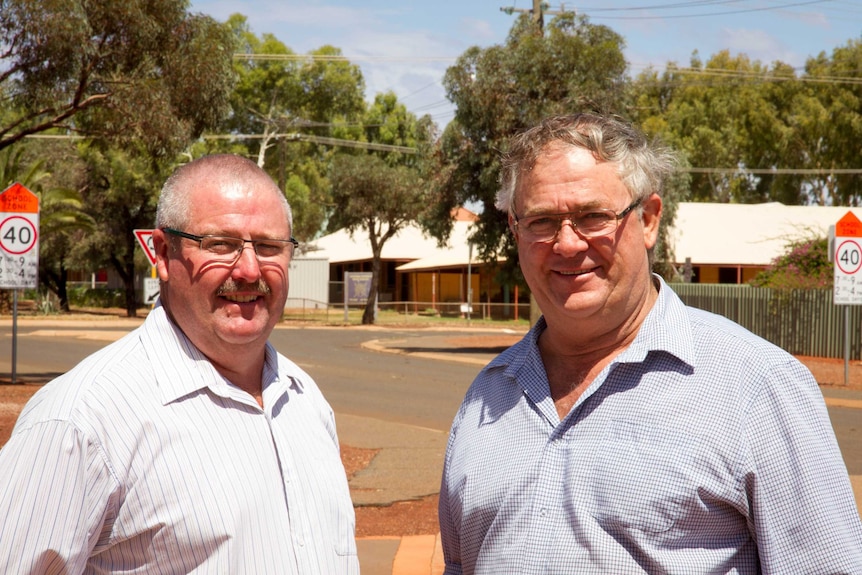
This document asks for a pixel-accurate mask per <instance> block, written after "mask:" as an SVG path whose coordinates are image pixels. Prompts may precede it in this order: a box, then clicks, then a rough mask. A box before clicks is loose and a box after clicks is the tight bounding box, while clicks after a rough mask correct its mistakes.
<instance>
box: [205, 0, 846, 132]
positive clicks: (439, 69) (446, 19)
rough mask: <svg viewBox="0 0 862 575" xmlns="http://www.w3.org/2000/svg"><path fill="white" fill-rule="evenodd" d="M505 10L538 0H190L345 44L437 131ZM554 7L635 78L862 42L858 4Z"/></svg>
mask: <svg viewBox="0 0 862 575" xmlns="http://www.w3.org/2000/svg"><path fill="white" fill-rule="evenodd" d="M502 8H514V9H515V10H529V9H530V8H532V0H461V1H454V0H422V1H419V0H354V1H351V0H304V1H302V2H300V1H299V0H191V11H193V12H201V13H204V14H208V15H210V16H212V17H213V18H215V19H216V20H219V21H225V20H226V19H227V18H228V17H229V16H230V15H231V14H234V13H240V14H243V15H245V16H246V17H247V19H248V24H249V26H250V28H251V31H252V32H253V33H254V34H255V35H257V36H258V37H260V36H261V35H262V34H264V33H270V34H272V35H274V36H275V37H276V38H277V39H278V40H280V41H281V42H282V43H284V44H285V45H286V46H287V47H289V48H290V49H291V50H293V51H294V52H296V53H300V54H304V53H307V52H309V51H311V50H315V49H317V48H320V47H321V46H323V45H326V44H329V45H332V46H335V47H337V48H340V49H341V51H342V53H343V54H344V55H345V56H347V57H348V58H349V59H350V60H351V62H353V63H354V64H357V65H359V66H360V67H361V69H362V74H363V76H364V78H365V84H366V99H367V100H368V101H372V100H373V99H374V95H375V94H377V93H380V92H387V91H392V92H394V93H395V94H396V95H397V96H398V99H399V101H401V102H402V103H403V104H404V105H405V106H407V108H408V109H409V110H410V111H411V112H413V113H414V114H416V115H417V116H422V115H425V114H429V115H430V116H431V117H432V118H433V119H434V121H435V122H436V123H437V125H438V126H439V127H440V128H441V129H442V128H443V127H444V126H445V125H446V124H447V123H448V122H449V120H451V119H452V117H453V115H454V108H453V106H452V104H451V103H450V102H449V101H448V100H447V99H446V94H445V91H444V89H443V86H442V83H441V81H442V78H443V74H444V73H445V71H446V68H447V67H449V66H451V65H453V64H454V63H455V60H456V59H457V58H458V56H460V55H461V54H463V53H464V51H465V50H467V48H469V47H471V46H479V47H482V48H487V47H490V46H493V45H500V44H503V43H505V40H506V36H507V34H508V32H509V29H510V28H511V27H512V25H513V24H514V22H515V18H516V16H517V12H515V13H513V14H508V13H506V12H504V11H503V10H502ZM547 10H549V11H550V12H553V11H561V10H567V11H572V10H574V11H576V12H577V13H579V14H586V15H587V16H588V17H589V19H590V22H592V23H593V24H602V25H605V26H608V27H610V28H611V29H613V30H614V31H615V32H617V33H618V34H620V35H621V36H622V37H623V38H624V40H625V43H626V48H625V51H624V52H625V56H626V60H627V61H628V63H629V73H630V74H631V75H632V76H635V75H637V74H638V73H639V72H641V71H643V70H644V69H646V68H648V67H650V66H652V67H654V68H655V69H657V70H664V68H665V66H666V64H667V63H668V62H675V63H677V64H679V65H681V66H686V65H688V64H689V62H690V60H691V56H692V54H693V53H694V52H695V51H697V53H698V54H699V56H700V58H701V60H703V61H706V60H708V59H709V58H710V57H711V56H712V55H714V54H716V53H718V52H720V51H721V50H729V51H730V53H731V55H737V54H746V55H747V56H748V57H749V58H750V59H751V60H757V61H760V62H761V63H763V64H771V63H772V62H775V61H779V60H780V61H782V62H784V63H787V64H790V65H792V66H794V67H797V68H802V67H803V66H804V64H805V61H806V59H808V58H809V57H813V56H816V55H818V54H820V53H821V52H825V53H826V54H829V55H831V54H832V51H833V50H834V49H835V48H837V47H840V46H843V45H846V44H847V43H848V42H849V41H851V40H859V39H862V2H860V1H859V0H585V3H584V4H582V5H579V4H577V3H574V2H564V3H560V2H548V8H547ZM552 17H553V16H552V15H546V16H545V18H546V22H547V21H548V20H550V18H552Z"/></svg>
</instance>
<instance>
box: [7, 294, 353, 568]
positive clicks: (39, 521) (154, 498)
mask: <svg viewBox="0 0 862 575" xmlns="http://www.w3.org/2000/svg"><path fill="white" fill-rule="evenodd" d="M263 404H264V408H263V409H261V408H260V407H259V406H258V404H257V402H256V401H255V400H254V398H252V397H251V396H250V395H249V394H247V393H246V392H244V391H242V390H241V389H239V388H238V387H236V386H234V385H232V384H230V383H229V382H228V381H227V380H225V379H224V378H223V377H222V376H221V375H220V374H219V373H218V372H217V371H216V370H215V368H214V367H213V366H212V364H211V363H210V362H209V361H208V360H207V359H206V358H205V357H204V356H203V355H202V354H201V353H200V352H199V351H198V350H197V349H196V348H195V347H194V346H193V345H192V344H191V343H190V342H189V340H188V339H186V337H185V336H184V335H183V334H182V332H181V331H180V330H179V329H178V328H176V326H174V325H173V324H172V323H171V322H170V321H169V320H168V318H167V316H166V314H165V311H164V308H162V307H160V306H157V307H156V308H155V309H154V310H153V311H152V312H151V313H150V314H149V316H148V317H147V319H146V321H145V322H144V324H143V325H142V326H141V327H140V328H138V329H137V330H135V331H134V332H132V333H130V334H129V335H127V336H126V337H124V338H123V339H121V340H119V341H117V342H116V343H113V344H111V345H110V346H108V347H106V348H104V349H103V350H101V351H99V352H97V353H96V354H94V355H92V356H90V357H89V358H87V359H85V360H84V361H83V362H81V363H80V364H79V365H78V366H76V367H75V368H74V369H73V370H71V371H70V372H68V373H67V374H65V375H63V376H61V377H59V378H57V379H56V380H54V381H53V382H51V383H49V384H48V385H46V386H45V387H44V388H43V389H41V390H39V391H38V392H37V393H36V394H35V395H34V396H33V398H32V399H31V400H30V401H29V402H28V404H27V405H26V406H25V408H24V410H23V411H22V413H21V415H20V417H19V419H18V422H17V424H16V426H15V429H14V430H13V433H12V437H11V438H10V440H9V442H8V443H7V444H6V445H5V446H4V447H3V449H2V450H0V573H10V574H11V573H15V574H18V575H20V574H24V573H93V574H95V573H100V574H101V573H160V574H177V575H179V574H186V573H201V574H203V573H211V574H225V573H231V574H242V573H248V574H264V573H266V574H270V573H277V574H280V575H281V574H333V575H335V574H339V575H340V574H352V573H359V562H358V558H357V555H356V543H355V539H354V526H355V518H354V513H353V507H352V504H351V501H350V494H349V491H348V487H347V479H346V477H345V473H344V468H343V467H342V464H341V460H340V457H339V447H338V439H337V437H336V432H335V420H334V416H333V413H332V410H331V408H330V407H329V405H328V403H327V402H326V400H325V399H324V398H323V396H322V395H321V393H320V390H319V389H318V387H317V386H316V384H315V383H314V381H313V380H312V379H311V377H309V376H308V374H306V373H305V372H303V371H302V370H301V369H300V368H299V367H297V366H296V365H295V364H294V363H292V362H291V361H289V360H288V359H287V358H285V357H284V356H282V355H280V354H278V353H277V352H276V351H275V350H274V349H273V348H272V347H271V346H269V345H268V346H267V350H266V367H265V369H264V377H263Z"/></svg>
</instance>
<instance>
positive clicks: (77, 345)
mask: <svg viewBox="0 0 862 575" xmlns="http://www.w3.org/2000/svg"><path fill="white" fill-rule="evenodd" d="M4 323H5V322H4ZM133 327H134V325H133V324H129V323H128V322H126V326H125V327H120V326H116V325H109V326H105V327H99V326H98V325H97V326H96V327H92V326H88V325H83V324H82V325H81V326H77V325H53V324H51V323H49V322H38V321H33V322H27V324H26V325H21V324H20V322H19V326H18V337H17V341H18V344H17V358H16V359H17V361H16V372H17V376H18V377H19V378H20V379H26V380H27V381H33V380H36V381H38V382H46V381H49V380H50V379H52V378H54V377H56V376H58V375H60V374H62V373H64V372H66V371H68V370H69V369H71V368H72V367H74V366H75V365H76V364H77V363H78V362H79V361H81V360H82V359H83V358H85V357H86V356H88V355H89V354H91V353H93V352H95V351H97V350H99V349H100V348H102V347H104V346H105V345H107V344H108V343H110V340H111V339H112V338H116V337H119V336H120V335H121V334H122V333H125V332H128V331H130V330H131V329H132V328H133ZM425 334H427V331H426V330H421V329H420V330H406V331H402V330H399V331H392V330H388V329H387V330H385V331H383V330H376V329H372V330H368V329H366V328H360V327H356V328H314V327H312V328H293V327H282V326H279V327H277V328H276V329H275V331H274V332H273V334H272V336H271V338H270V340H271V341H272V343H273V345H275V347H276V348H277V349H278V350H279V351H280V352H281V353H283V354H284V355H286V356H287V357H289V358H290V359H292V360H293V361H295V362H296V363H297V364H299V366H300V367H302V368H303V369H305V370H306V371H307V372H308V373H309V374H311V376H312V377H313V378H314V379H315V381H317V383H318V385H319V386H320V388H321V389H322V390H323V393H324V395H325V396H326V398H327V399H328V400H329V402H330V404H331V405H332V407H333V409H334V410H335V411H336V412H337V413H346V414H351V415H359V416H363V417H373V418H376V419H382V420H384V421H392V422H396V423H406V424H411V425H416V426H420V427H427V428H431V429H436V430H440V431H448V429H449V426H450V424H451V423H452V417H453V416H454V415H455V411H456V410H457V409H458V405H459V403H460V401H461V398H462V397H463V396H464V393H465V392H466V390H467V386H468V385H469V384H470V382H471V381H472V380H473V377H474V376H475V375H476V374H477V373H478V372H479V369H480V366H478V365H470V364H464V363H456V362H447V361H439V360H436V361H435V360H432V359H425V358H421V357H414V356H410V355H404V354H388V353H379V352H373V351H369V350H367V349H363V348H362V347H361V344H362V342H364V341H368V340H372V339H378V338H393V337H395V338H402V337H403V338H406V339H408V340H409V339H410V338H415V337H421V336H422V335H425ZM435 334H437V335H444V336H445V335H446V333H445V332H435ZM461 335H463V334H461ZM11 358H12V327H11V325H0V373H3V374H7V377H8V374H11V364H12V359H11Z"/></svg>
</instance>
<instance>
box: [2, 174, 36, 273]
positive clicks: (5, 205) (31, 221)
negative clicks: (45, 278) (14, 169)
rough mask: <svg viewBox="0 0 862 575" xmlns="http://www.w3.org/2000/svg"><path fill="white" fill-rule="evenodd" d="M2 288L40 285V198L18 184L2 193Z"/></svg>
mask: <svg viewBox="0 0 862 575" xmlns="http://www.w3.org/2000/svg"><path fill="white" fill-rule="evenodd" d="M0 256H1V257H2V261H0V288H11V289H20V288H35V287H38V284H39V198H38V196H36V194H34V193H33V192H31V191H30V190H28V189H27V188H25V187H24V186H22V185H21V184H18V183H15V184H12V185H11V186H9V187H8V188H6V189H5V190H4V191H3V192H2V193H0Z"/></svg>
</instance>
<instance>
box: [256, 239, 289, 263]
mask: <svg viewBox="0 0 862 575" xmlns="http://www.w3.org/2000/svg"><path fill="white" fill-rule="evenodd" d="M292 247H293V244H291V243H289V242H272V241H266V240H257V241H255V242H254V251H255V253H256V254H257V257H258V258H262V259H269V258H277V257H279V256H281V255H282V254H283V253H284V252H285V250H287V251H288V252H289V255H293V250H291V249H289V248H292Z"/></svg>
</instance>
